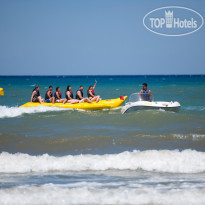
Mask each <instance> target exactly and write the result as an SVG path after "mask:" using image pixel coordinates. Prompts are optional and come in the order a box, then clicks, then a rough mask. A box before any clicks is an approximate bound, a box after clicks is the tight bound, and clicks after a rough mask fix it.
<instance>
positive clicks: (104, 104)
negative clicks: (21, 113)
mask: <svg viewBox="0 0 205 205" xmlns="http://www.w3.org/2000/svg"><path fill="white" fill-rule="evenodd" d="M126 99H127V96H124V97H123V99H122V98H116V99H109V100H101V101H99V102H98V103H96V102H93V103H87V102H84V103H76V104H69V103H65V104H62V103H54V104H52V103H42V104H40V103H38V102H34V103H32V102H28V103H25V104H24V105H21V106H20V107H38V106H48V107H60V108H70V109H80V110H103V109H114V108H117V107H120V106H121V105H122V104H123V103H124V101H125V100H126Z"/></svg>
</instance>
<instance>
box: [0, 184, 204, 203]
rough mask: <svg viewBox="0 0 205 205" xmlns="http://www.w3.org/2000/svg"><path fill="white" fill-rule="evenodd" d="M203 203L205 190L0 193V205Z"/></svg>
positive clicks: (45, 188)
mask: <svg viewBox="0 0 205 205" xmlns="http://www.w3.org/2000/svg"><path fill="white" fill-rule="evenodd" d="M204 203H205V188H202V189H171V190H163V191H162V190H159V189H155V188H139V189H136V188H128V187H119V188H111V189H108V188H96V187H89V186H83V187H81V188H80V187H79V188H66V186H64V185H54V184H45V185H42V186H37V185H36V186H35V185H30V186H28V185H27V186H19V187H13V188H9V189H1V190H0V204H2V205H4V204H12V205H15V204H55V205H58V204H60V205H62V204H166V205H167V204H174V205H178V204H180V205H181V204H186V205H189V204H198V205H202V204H204Z"/></svg>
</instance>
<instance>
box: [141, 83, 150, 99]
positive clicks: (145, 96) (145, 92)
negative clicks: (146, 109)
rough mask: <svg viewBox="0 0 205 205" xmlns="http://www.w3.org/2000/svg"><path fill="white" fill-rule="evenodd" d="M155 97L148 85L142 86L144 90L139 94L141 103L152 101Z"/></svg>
mask: <svg viewBox="0 0 205 205" xmlns="http://www.w3.org/2000/svg"><path fill="white" fill-rule="evenodd" d="M152 98H153V95H152V92H151V90H149V89H148V88H147V83H143V84H142V90H140V93H139V99H140V100H141V101H150V102H151V101H152Z"/></svg>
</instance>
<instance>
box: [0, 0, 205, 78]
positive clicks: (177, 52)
mask: <svg viewBox="0 0 205 205" xmlns="http://www.w3.org/2000/svg"><path fill="white" fill-rule="evenodd" d="M172 5H175V6H183V7H187V8H191V9H194V10H196V11H197V12H199V13H200V14H201V15H202V16H203V17H204V16H205V1H203V0H196V1H191V0H177V1H176V0H173V1H171V0H155V1H153V0H147V1H143V0H139V1H136V0H127V1H126V0H99V1H96V0H92V1H91V0H86V1H85V0H84V1H83V0H77V1H76V0H72V1H71V0H68V1H66V0H60V1H57V0H56V1H53V0H42V1H41V0H36V1H34V0H30V1H27V0H18V1H16V0H10V1H6V0H1V1H0V36H1V38H0V71H1V72H0V75H143V74H146V75H149V74H155V75H157V74H163V75H166V74H205V28H204V27H205V25H203V26H202V28H201V29H200V30H199V31H197V32H195V33H193V34H191V35H187V36H180V37H167V36H160V35H156V34H154V33H152V32H150V31H148V30H147V29H146V28H145V27H144V25H143V17H144V16H145V15H146V14H147V13H148V12H149V11H151V10H153V9H156V8H159V7H164V6H172Z"/></svg>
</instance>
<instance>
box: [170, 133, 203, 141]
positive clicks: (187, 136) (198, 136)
mask: <svg viewBox="0 0 205 205" xmlns="http://www.w3.org/2000/svg"><path fill="white" fill-rule="evenodd" d="M173 137H174V138H177V139H193V140H198V139H202V138H205V135H202V134H173Z"/></svg>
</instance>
